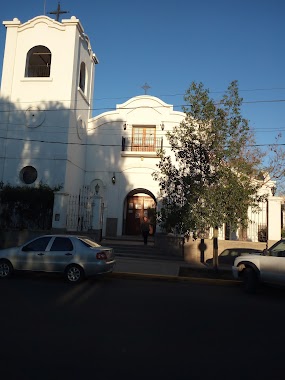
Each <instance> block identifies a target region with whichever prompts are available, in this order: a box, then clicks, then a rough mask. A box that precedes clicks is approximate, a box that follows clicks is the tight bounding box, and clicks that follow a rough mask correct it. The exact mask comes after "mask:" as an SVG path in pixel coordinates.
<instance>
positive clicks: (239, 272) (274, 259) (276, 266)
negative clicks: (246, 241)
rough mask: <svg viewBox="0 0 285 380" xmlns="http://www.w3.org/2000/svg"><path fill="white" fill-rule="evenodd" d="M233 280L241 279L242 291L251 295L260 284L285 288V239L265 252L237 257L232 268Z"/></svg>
mask: <svg viewBox="0 0 285 380" xmlns="http://www.w3.org/2000/svg"><path fill="white" fill-rule="evenodd" d="M232 273H233V276H234V278H235V279H242V280H243V284H244V290H245V291H246V292H248V293H253V292H255V291H256V290H257V287H258V285H259V284H260V283H269V284H273V285H274V284H275V285H281V286H285V239H281V240H279V241H278V242H277V243H275V244H274V245H272V247H270V248H269V249H267V250H264V251H262V252H261V253H260V252H256V254H249V255H244V256H240V257H237V258H236V259H235V261H234V265H233V266H232Z"/></svg>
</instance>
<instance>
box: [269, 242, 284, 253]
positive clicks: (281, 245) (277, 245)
mask: <svg viewBox="0 0 285 380" xmlns="http://www.w3.org/2000/svg"><path fill="white" fill-rule="evenodd" d="M284 251H285V240H281V241H278V242H277V243H275V244H274V245H273V246H272V247H270V248H269V254H271V255H272V256H275V255H276V254H278V252H284Z"/></svg>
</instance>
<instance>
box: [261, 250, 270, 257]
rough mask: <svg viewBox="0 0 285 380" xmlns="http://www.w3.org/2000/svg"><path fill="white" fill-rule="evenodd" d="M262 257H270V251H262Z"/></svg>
mask: <svg viewBox="0 0 285 380" xmlns="http://www.w3.org/2000/svg"><path fill="white" fill-rule="evenodd" d="M262 255H263V256H269V255H270V253H269V250H268V249H266V248H265V249H264V250H263V251H262Z"/></svg>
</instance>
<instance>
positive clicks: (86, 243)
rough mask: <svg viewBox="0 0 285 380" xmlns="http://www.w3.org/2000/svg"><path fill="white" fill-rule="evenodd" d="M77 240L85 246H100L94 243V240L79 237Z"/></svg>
mask: <svg viewBox="0 0 285 380" xmlns="http://www.w3.org/2000/svg"><path fill="white" fill-rule="evenodd" d="M79 240H80V241H81V242H82V243H83V244H84V245H85V246H86V247H91V248H97V247H101V246H100V244H98V243H96V241H94V240H91V239H88V238H84V237H81V238H79Z"/></svg>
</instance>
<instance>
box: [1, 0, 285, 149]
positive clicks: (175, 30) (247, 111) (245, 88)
mask: <svg viewBox="0 0 285 380" xmlns="http://www.w3.org/2000/svg"><path fill="white" fill-rule="evenodd" d="M60 3H61V7H62V9H63V10H66V11H69V12H70V13H69V14H67V15H63V16H62V18H69V17H71V16H76V17H77V18H79V19H80V21H81V23H82V25H83V28H84V31H85V33H86V34H87V35H88V36H89V38H90V40H91V45H92V48H93V51H94V52H95V53H96V55H97V57H98V58H99V61H100V63H99V65H97V66H96V76H95V92H94V103H93V108H94V111H93V115H94V116H95V115H97V114H99V113H101V112H104V111H106V110H108V109H114V108H115V106H116V104H118V103H122V102H124V101H126V100H127V99H129V98H131V97H133V96H136V95H141V94H144V90H143V89H142V86H143V85H144V83H145V82H147V83H148V85H149V86H150V87H151V88H150V89H149V90H148V93H149V94H150V95H153V96H157V97H159V98H161V99H162V100H164V101H165V102H167V103H170V104H173V105H174V109H176V110H180V109H181V108H180V107H181V105H182V104H183V94H184V93H185V91H186V89H187V88H188V87H189V85H190V83H191V82H192V81H196V82H203V84H204V85H205V87H206V88H209V90H210V91H211V95H212V96H213V98H214V99H217V100H219V98H220V97H221V96H222V94H223V92H224V91H225V89H226V88H227V86H228V85H229V83H230V82H231V81H233V80H237V81H238V84H239V89H240V95H241V96H242V97H243V99H244V105H243V115H244V117H246V118H248V119H249V120H250V125H251V127H252V128H253V130H254V132H255V136H256V141H257V143H258V144H272V143H274V141H275V137H276V135H277V134H278V133H279V132H281V133H282V132H283V133H284V134H285V79H284V68H285V62H284V61H285V44H284V39H285V22H284V17H285V1H284V0H271V1H269V0H215V1H214V0H199V1H197V0H195V1H194V0H175V1H173V0H172V1H170V0H144V1H143V2H142V1H136V0H132V1H131V0H120V1H118V0H104V1H92V2H90V0H81V1H75V0H63V1H61V2H60ZM56 7H57V1H56V0H25V1H23V0H7V1H5V3H3V4H2V7H1V21H4V20H12V19H13V18H14V17H17V18H18V19H20V21H21V22H22V23H24V22H26V21H28V20H29V19H31V18H33V17H35V16H38V15H42V14H44V10H46V12H50V11H52V10H55V9H56ZM50 17H54V16H51V15H50ZM5 34H6V30H5V27H4V26H3V25H2V26H1V27H0V71H1V72H2V60H3V52H4V44H5ZM279 142H280V143H285V141H284V138H283V137H282V138H281V140H280V141H279Z"/></svg>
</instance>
